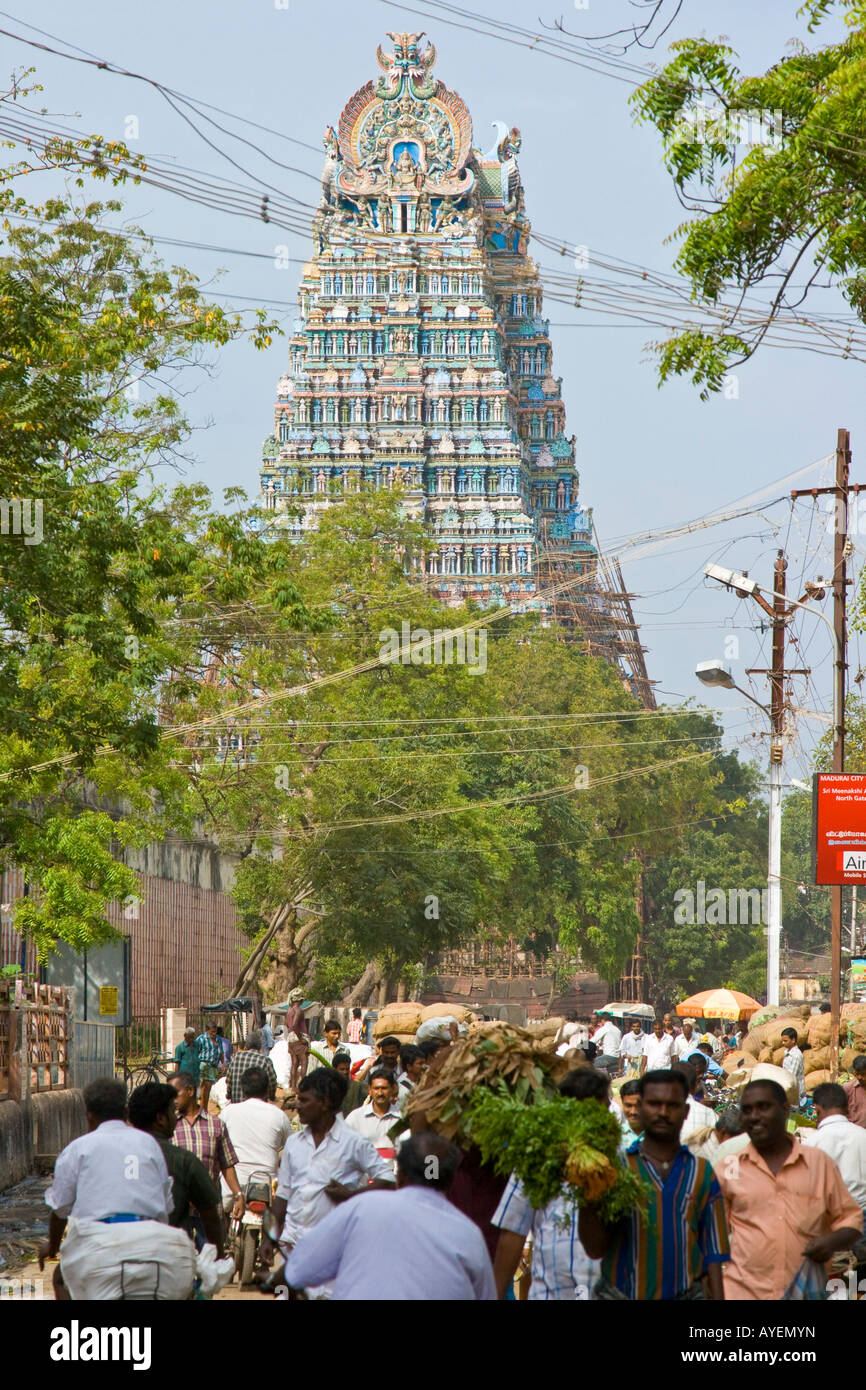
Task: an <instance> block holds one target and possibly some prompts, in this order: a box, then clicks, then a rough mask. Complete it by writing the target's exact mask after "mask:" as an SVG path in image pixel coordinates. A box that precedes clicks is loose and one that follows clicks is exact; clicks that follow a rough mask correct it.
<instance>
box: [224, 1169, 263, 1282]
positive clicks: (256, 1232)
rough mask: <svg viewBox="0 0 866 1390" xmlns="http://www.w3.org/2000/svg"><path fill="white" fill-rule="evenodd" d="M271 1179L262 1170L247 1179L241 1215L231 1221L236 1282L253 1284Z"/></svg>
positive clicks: (257, 1170) (256, 1171)
mask: <svg viewBox="0 0 866 1390" xmlns="http://www.w3.org/2000/svg"><path fill="white" fill-rule="evenodd" d="M272 1184H273V1179H272V1178H271V1175H270V1173H268V1172H267V1171H265V1170H264V1169H256V1170H255V1171H254V1172H252V1173H251V1174H250V1176H249V1178H248V1179H247V1185H246V1189H245V1191H244V1203H245V1206H244V1214H243V1216H241V1217H240V1218H235V1217H233V1218H232V1223H231V1232H230V1240H231V1245H232V1249H233V1252H234V1257H235V1264H236V1266H237V1275H238V1282H239V1283H240V1284H252V1282H253V1276H254V1274H255V1271H256V1265H257V1264H258V1262H259V1247H260V1245H261V1239H262V1229H263V1227H262V1222H263V1219H264V1216H265V1213H266V1212H267V1211H268V1210H269V1208H270V1205H271V1197H272V1195H273V1194H272Z"/></svg>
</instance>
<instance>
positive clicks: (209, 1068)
mask: <svg viewBox="0 0 866 1390" xmlns="http://www.w3.org/2000/svg"><path fill="white" fill-rule="evenodd" d="M195 1045H196V1047H197V1048H198V1058H199V1081H200V1082H201V1093H200V1097H199V1098H200V1100H201V1108H202V1110H207V1103H208V1100H209V1098H210V1088H211V1086H212V1085H213V1083H214V1082H215V1081H218V1080H219V1078H220V1076H221V1075H222V1073H223V1072H224V1071H225V1062H224V1061H223V1050H222V1048H221V1047H220V1040H219V1037H218V1036H217V1025H216V1023H215V1022H209V1023H208V1024H207V1025H206V1027H205V1031H204V1032H203V1033H200V1034H199V1036H198V1037H197V1038H196V1040H195Z"/></svg>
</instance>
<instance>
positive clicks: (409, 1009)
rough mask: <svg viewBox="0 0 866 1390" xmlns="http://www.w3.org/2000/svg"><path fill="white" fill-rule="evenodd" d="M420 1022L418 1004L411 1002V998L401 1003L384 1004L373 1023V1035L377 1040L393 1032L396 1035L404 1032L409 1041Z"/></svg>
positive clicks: (419, 1007)
mask: <svg viewBox="0 0 866 1390" xmlns="http://www.w3.org/2000/svg"><path fill="white" fill-rule="evenodd" d="M420 1022H421V1005H420V1004H413V1003H412V1001H411V1000H407V1001H406V1002H405V1003H402V1004H386V1005H385V1007H384V1009H382V1010H381V1012H380V1013H379V1017H378V1018H377V1019H376V1021H375V1023H374V1024H373V1037H374V1038H375V1039H376V1040H377V1041H378V1040H379V1038H387V1037H389V1036H390V1035H391V1034H393V1033H396V1034H397V1035H398V1036H399V1035H400V1034H405V1035H406V1037H407V1038H408V1040H409V1042H411V1041H412V1039H413V1038H414V1036H415V1031H416V1029H417V1027H418V1024H419V1023H420Z"/></svg>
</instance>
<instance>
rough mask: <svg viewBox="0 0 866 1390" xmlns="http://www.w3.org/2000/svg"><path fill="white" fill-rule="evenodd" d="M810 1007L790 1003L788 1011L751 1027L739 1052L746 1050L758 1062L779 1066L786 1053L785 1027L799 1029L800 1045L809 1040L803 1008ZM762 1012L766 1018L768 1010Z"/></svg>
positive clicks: (798, 1040)
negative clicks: (783, 1031)
mask: <svg viewBox="0 0 866 1390" xmlns="http://www.w3.org/2000/svg"><path fill="white" fill-rule="evenodd" d="M808 1007H809V1006H808V1004H804V1005H790V1006H788V1011H787V1012H785V1013H782V1012H780V1013H778V1014H776V1015H775V1016H774V1017H773V1018H770V1019H768V1020H767V1021H766V1022H764V1023H761V1024H759V1025H758V1027H757V1028H750V1029H749V1031H748V1033H747V1034H746V1036H745V1037H744V1038H743V1041H742V1042H741V1043H740V1046H739V1048H738V1052H745V1053H747V1054H748V1055H749V1056H750V1057H754V1058H755V1060H756V1061H758V1062H771V1063H772V1064H773V1065H774V1066H778V1065H779V1063H780V1062H781V1060H782V1058H783V1057H784V1055H785V1049H784V1047H783V1045H782V1029H783V1028H795V1029H796V1030H797V1042H798V1045H799V1046H800V1047H803V1046H804V1044H805V1043H807V1042H808V1039H809V1021H808V1019H807V1017H806V1016H805V1015H804V1013H803V1010H804V1009H808ZM761 1012H762V1016H763V1017H764V1018H765V1019H766V1015H767V1012H768V1011H767V1010H766V1009H763V1010H762V1011H761Z"/></svg>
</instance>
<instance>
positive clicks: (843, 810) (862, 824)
mask: <svg viewBox="0 0 866 1390" xmlns="http://www.w3.org/2000/svg"><path fill="white" fill-rule="evenodd" d="M812 809H813V816H812V836H813V839H812V850H813V863H814V867H815V882H816V883H819V884H833V883H866V773H864V772H816V773H815V775H814V777H813V778H812Z"/></svg>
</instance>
